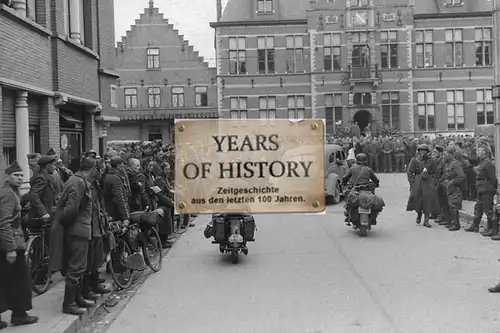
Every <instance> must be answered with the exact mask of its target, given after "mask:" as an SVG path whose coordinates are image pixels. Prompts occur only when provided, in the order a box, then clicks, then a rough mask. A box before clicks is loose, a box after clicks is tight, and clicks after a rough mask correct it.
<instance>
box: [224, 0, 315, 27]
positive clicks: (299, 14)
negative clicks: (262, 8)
mask: <svg viewBox="0 0 500 333" xmlns="http://www.w3.org/2000/svg"><path fill="white" fill-rule="evenodd" d="M255 6H256V1H250V0H229V1H228V2H227V4H226V7H225V8H224V12H223V13H222V17H221V20H220V22H238V21H240V22H241V21H244V22H248V21H271V20H273V21H279V20H305V19H306V10H307V9H308V8H309V0H275V1H274V13H273V14H265V15H258V14H257V13H256V7H255Z"/></svg>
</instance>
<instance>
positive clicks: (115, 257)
mask: <svg viewBox="0 0 500 333" xmlns="http://www.w3.org/2000/svg"><path fill="white" fill-rule="evenodd" d="M130 255H132V250H131V249H130V246H129V245H128V244H127V242H126V241H125V240H124V239H122V238H117V240H116V247H115V249H114V250H113V251H112V252H111V260H109V261H108V268H109V271H110V272H111V276H112V278H113V281H114V282H115V283H116V285H117V286H118V287H119V288H121V289H127V288H129V287H130V286H131V285H132V283H133V282H134V270H133V269H130V268H127V267H125V265H124V261H125V260H126V259H127V257H128V256H130Z"/></svg>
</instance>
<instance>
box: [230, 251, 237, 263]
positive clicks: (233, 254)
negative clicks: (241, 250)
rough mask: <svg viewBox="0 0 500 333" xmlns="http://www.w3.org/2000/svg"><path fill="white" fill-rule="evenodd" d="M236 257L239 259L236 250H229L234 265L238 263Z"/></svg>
mask: <svg viewBox="0 0 500 333" xmlns="http://www.w3.org/2000/svg"><path fill="white" fill-rule="evenodd" d="M238 259H239V256H238V251H231V263H232V264H233V265H236V264H237V263H238Z"/></svg>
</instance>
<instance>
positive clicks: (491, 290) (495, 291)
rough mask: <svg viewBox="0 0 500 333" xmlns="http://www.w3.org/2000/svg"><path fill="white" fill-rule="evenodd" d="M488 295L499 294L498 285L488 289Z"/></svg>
mask: <svg viewBox="0 0 500 333" xmlns="http://www.w3.org/2000/svg"><path fill="white" fill-rule="evenodd" d="M488 291H489V292H490V293H500V283H499V284H497V285H496V286H494V287H491V288H488Z"/></svg>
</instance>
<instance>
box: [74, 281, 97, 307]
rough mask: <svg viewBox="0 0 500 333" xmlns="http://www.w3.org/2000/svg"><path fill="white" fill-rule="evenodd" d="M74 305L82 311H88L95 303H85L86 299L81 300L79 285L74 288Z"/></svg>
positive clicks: (80, 287)
mask: <svg viewBox="0 0 500 333" xmlns="http://www.w3.org/2000/svg"><path fill="white" fill-rule="evenodd" d="M75 303H76V305H78V306H79V307H81V308H84V309H90V308H93V307H95V302H91V301H87V300H86V299H84V298H83V295H82V286H81V284H80V285H79V286H78V287H77V288H76V293H75Z"/></svg>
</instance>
